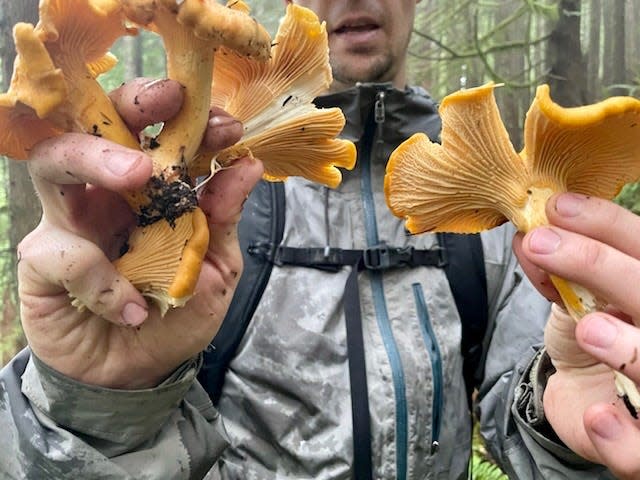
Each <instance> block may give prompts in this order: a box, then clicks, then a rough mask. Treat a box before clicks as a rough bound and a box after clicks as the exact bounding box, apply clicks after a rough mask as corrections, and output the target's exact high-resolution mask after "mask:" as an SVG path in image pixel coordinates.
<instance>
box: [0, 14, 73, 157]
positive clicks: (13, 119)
mask: <svg viewBox="0 0 640 480" xmlns="http://www.w3.org/2000/svg"><path fill="white" fill-rule="evenodd" d="M13 37H14V39H15V44H16V51H17V56H16V61H15V66H14V71H13V76H12V78H11V84H10V86H9V90H8V91H7V92H6V93H3V94H0V155H7V156H9V157H12V158H16V159H25V158H27V157H28V155H29V150H30V149H31V147H33V146H34V145H35V144H36V143H38V142H40V141H42V140H45V139H47V138H51V137H54V136H56V135H59V134H61V133H62V130H61V129H60V128H58V127H57V126H56V124H55V123H54V122H52V121H50V120H46V117H47V116H48V115H50V114H51V113H52V112H53V111H54V110H55V109H56V108H58V107H59V106H60V105H61V104H62V103H63V102H64V101H65V99H66V96H67V86H66V84H65V81H64V76H63V75H62V72H61V71H60V69H59V68H56V67H55V65H54V64H53V62H52V61H51V57H50V56H49V53H48V52H47V50H46V48H45V47H44V45H43V44H42V42H41V41H40V39H39V38H38V36H37V35H36V34H35V32H34V28H33V25H29V24H26V23H18V24H17V25H16V26H15V27H14V29H13Z"/></svg>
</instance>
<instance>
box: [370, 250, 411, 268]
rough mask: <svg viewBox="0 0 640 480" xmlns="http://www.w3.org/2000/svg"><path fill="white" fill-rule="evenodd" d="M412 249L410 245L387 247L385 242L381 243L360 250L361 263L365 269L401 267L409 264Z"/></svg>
mask: <svg viewBox="0 0 640 480" xmlns="http://www.w3.org/2000/svg"><path fill="white" fill-rule="evenodd" d="M413 251H414V248H413V247H412V246H407V247H399V248H398V247H396V248H389V247H388V246H387V244H385V243H381V244H378V245H375V246H373V247H368V248H365V249H364V250H363V251H362V263H363V264H364V267H365V268H366V269H367V270H385V269H387V268H391V267H403V266H406V265H410V264H411V259H412V258H413Z"/></svg>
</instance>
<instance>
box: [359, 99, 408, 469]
mask: <svg viewBox="0 0 640 480" xmlns="http://www.w3.org/2000/svg"><path fill="white" fill-rule="evenodd" d="M384 100H385V92H384V91H383V90H380V91H378V93H377V95H376V101H375V106H374V111H373V119H371V118H370V119H369V122H368V123H367V128H366V129H365V134H364V140H365V141H364V142H363V150H362V155H361V157H362V158H360V159H359V163H360V165H361V168H362V175H361V188H362V200H363V208H364V217H365V218H364V220H365V230H366V235H367V246H369V247H374V246H377V245H379V243H380V239H379V236H378V226H377V219H376V212H375V202H374V198H373V188H372V178H371V156H372V155H373V154H374V153H375V149H374V139H375V137H376V132H375V130H374V129H376V130H377V138H378V139H379V140H380V141H381V139H382V136H381V134H382V128H383V124H384V121H385V104H384ZM371 120H373V121H371ZM368 274H369V278H370V280H371V289H372V293H373V302H374V306H375V310H376V320H377V324H378V329H379V330H380V334H381V336H382V341H383V344H384V347H385V350H386V352H387V357H388V358H389V365H390V367H391V375H392V378H393V388H394V395H395V402H396V422H395V424H396V479H397V480H406V478H407V455H408V414H407V397H406V384H405V377H404V369H403V367H402V360H401V357H400V352H399V350H398V345H397V344H396V341H395V338H394V336H393V331H392V329H391V322H390V321H389V313H388V309H387V304H386V300H385V297H384V283H383V276H382V272H380V271H368Z"/></svg>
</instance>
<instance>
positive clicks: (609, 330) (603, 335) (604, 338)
mask: <svg viewBox="0 0 640 480" xmlns="http://www.w3.org/2000/svg"><path fill="white" fill-rule="evenodd" d="M581 329H582V334H583V339H584V341H585V342H586V343H588V344H589V345H592V346H594V347H597V348H609V347H611V346H612V345H613V344H614V342H615V341H616V338H617V337H618V327H616V326H615V325H614V324H613V323H611V322H610V321H609V320H608V319H606V318H603V317H599V316H591V317H588V318H585V319H584V320H583V321H582V325H581Z"/></svg>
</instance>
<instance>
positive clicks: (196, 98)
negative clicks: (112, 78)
mask: <svg viewBox="0 0 640 480" xmlns="http://www.w3.org/2000/svg"><path fill="white" fill-rule="evenodd" d="M125 15H128V16H129V21H132V22H135V23H138V24H141V25H144V26H146V27H147V28H152V29H154V30H156V31H157V32H158V33H159V34H160V35H162V36H163V39H164V41H165V47H166V49H167V56H168V60H167V63H168V66H169V76H170V77H171V78H173V79H175V80H177V81H179V82H181V83H182V84H183V85H184V86H185V103H184V106H183V108H182V110H181V112H180V113H179V114H178V115H177V117H175V118H174V119H173V120H172V121H170V122H167V123H166V124H165V126H164V128H163V130H162V132H161V133H160V135H159V136H158V137H157V138H156V139H155V141H154V142H153V146H154V147H157V148H154V149H152V150H150V151H149V153H150V155H151V156H152V158H153V160H154V176H153V178H152V179H151V181H150V182H149V184H148V185H147V186H146V187H145V189H144V190H142V191H136V192H125V193H124V196H125V198H126V199H127V200H128V202H129V204H130V205H131V207H132V209H133V210H134V211H135V212H136V213H137V215H138V219H139V227H138V230H139V231H136V232H134V234H132V236H131V238H130V241H129V243H128V246H129V251H128V252H127V253H126V254H125V255H124V256H123V257H122V258H121V259H119V260H117V261H116V266H117V267H118V268H119V269H120V271H121V273H123V274H124V275H125V276H126V277H127V278H129V280H131V282H132V283H133V284H134V285H135V286H136V287H138V288H139V289H140V290H141V291H142V292H143V293H145V294H146V295H148V296H151V297H152V298H155V299H156V301H157V304H158V305H159V307H160V309H161V311H162V312H165V311H166V310H167V308H168V306H169V305H174V306H176V305H182V304H184V302H186V300H188V298H190V296H191V295H192V293H193V290H194V288H195V281H196V279H197V277H198V275H199V271H200V270H199V269H200V266H201V263H202V260H203V257H204V253H205V251H206V247H207V245H208V227H207V222H206V221H204V214H203V213H202V212H201V211H200V210H199V209H198V207H197V199H196V195H195V193H194V192H193V188H192V187H193V186H192V185H191V179H190V171H189V167H190V164H191V161H192V158H193V156H194V154H195V152H196V150H197V148H198V145H199V143H200V141H201V139H202V135H203V133H204V131H205V128H206V125H207V121H208V109H209V98H210V97H209V96H210V91H211V75H212V70H213V52H214V51H215V50H216V49H217V48H219V47H221V46H227V47H229V48H231V49H237V50H238V51H240V52H241V53H242V54H244V55H247V56H250V57H255V58H258V59H267V58H268V56H269V50H270V45H271V41H270V37H269V35H268V33H267V32H266V31H265V30H264V29H263V28H262V27H261V26H260V25H258V24H257V22H256V21H255V20H253V19H252V18H251V17H249V16H248V15H247V14H246V11H245V9H242V8H241V9H230V8H226V7H224V6H222V5H219V4H217V3H216V2H215V1H213V0H159V1H154V0H151V1H134V0H131V1H120V0H43V1H42V2H41V4H40V21H39V23H38V25H37V26H36V29H35V33H36V35H35V36H34V38H36V37H37V38H36V39H39V40H40V42H41V44H42V45H44V49H41V50H42V52H41V53H46V54H47V55H48V57H49V58H50V60H51V62H52V63H53V65H54V66H55V67H56V68H58V69H59V71H58V73H60V72H61V74H62V75H61V77H60V78H62V77H63V78H64V86H65V87H66V91H65V92H64V101H59V100H57V101H56V102H57V103H56V104H55V106H56V109H55V111H54V112H48V117H47V120H51V124H49V123H47V124H46V126H48V128H49V131H47V132H46V135H45V136H44V138H47V137H48V136H53V135H54V134H59V133H62V132H63V131H82V132H87V133H91V134H94V135H99V136H103V137H105V138H108V139H110V140H113V141H116V142H118V143H120V144H122V145H126V146H128V147H131V148H140V141H139V139H138V138H136V137H135V136H134V135H133V134H132V133H131V132H130V131H129V130H128V129H127V127H126V125H125V124H124V122H123V121H122V119H121V118H120V117H119V116H118V114H117V113H116V111H115V109H114V108H113V105H112V104H111V102H110V100H109V98H108V96H107V95H106V93H105V92H104V91H103V90H102V88H101V87H100V85H99V83H98V82H97V81H96V78H95V77H96V75H97V74H99V73H100V72H103V71H105V70H107V69H109V68H110V67H111V66H112V65H113V58H112V57H111V56H110V55H109V54H108V52H107V49H108V48H109V47H110V46H111V44H112V43H113V42H114V41H115V39H117V38H118V37H120V36H122V35H126V34H131V33H134V32H135V30H134V29H132V28H129V27H127V26H126V24H127V18H126V16H125ZM47 55H44V56H47ZM16 91H17V90H16V89H15V88H14V89H13V90H11V91H10V92H8V93H7V94H5V95H4V96H3V97H2V100H1V102H2V103H0V116H1V115H5V114H6V116H7V117H8V116H9V113H10V114H11V119H15V116H16V115H20V116H24V115H23V113H24V110H25V108H26V107H25V106H24V105H23V104H22V103H16V102H18V101H19V102H22V101H23V99H22V97H20V98H18V97H17V96H16ZM7 108H8V109H9V110H7ZM33 108H35V107H33V106H31V107H30V109H27V110H26V111H27V113H28V114H29V115H27V118H28V119H29V121H31V122H33V121H36V120H37V116H36V117H35V118H34V116H33V115H31V113H32V112H31V109H33ZM2 121H4V120H2V119H1V118H0V122H2ZM41 123H42V122H41ZM12 128H13V127H12ZM25 131H26V129H25ZM39 139H41V138H39ZM36 140H38V139H36ZM4 143H5V142H3V145H2V148H3V149H4V148H5V145H4ZM6 143H7V144H8V143H9V142H8V141H7V142H6ZM33 143H35V141H34V142H32V144H33ZM27 148H28V146H27V147H20V148H16V147H15V145H14V146H13V147H11V150H10V153H15V154H16V155H13V156H16V157H19V158H25V157H26V156H27V153H26V152H27ZM7 150H9V147H7ZM14 150H15V152H14ZM169 237H170V238H169ZM158 238H162V239H163V242H164V243H162V247H161V248H160V249H158V247H157V246H155V247H154V242H155V241H157V239H158ZM152 248H156V249H158V252H163V253H164V255H165V257H164V258H163V259H161V260H158V259H157V258H155V256H154V255H149V252H150V251H151V250H150V249H152ZM158 262H159V263H158ZM158 264H159V265H162V274H158V275H156V276H151V275H148V274H147V273H146V272H148V271H153V269H154V268H157V265H158Z"/></svg>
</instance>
